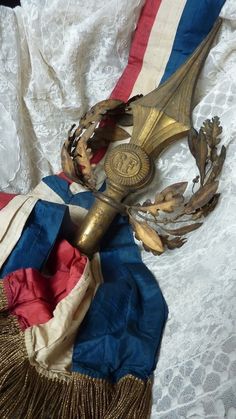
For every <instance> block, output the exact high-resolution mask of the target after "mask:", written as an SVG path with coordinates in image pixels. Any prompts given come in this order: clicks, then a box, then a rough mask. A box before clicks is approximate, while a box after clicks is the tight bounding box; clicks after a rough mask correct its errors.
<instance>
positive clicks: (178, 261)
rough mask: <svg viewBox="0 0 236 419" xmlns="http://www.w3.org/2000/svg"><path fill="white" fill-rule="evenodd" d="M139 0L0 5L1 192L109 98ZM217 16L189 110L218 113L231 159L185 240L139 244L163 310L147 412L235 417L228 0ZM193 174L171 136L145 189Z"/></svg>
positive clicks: (29, 184)
mask: <svg viewBox="0 0 236 419" xmlns="http://www.w3.org/2000/svg"><path fill="white" fill-rule="evenodd" d="M175 1H178V0H175ZM141 3H142V2H141V1H139V0H129V1H128V2H127V1H125V0H119V1H117V0H109V1H108V0H102V1H101V0H96V1H94V0H89V2H84V1H81V0H65V1H62V0H50V1H49V0H40V2H39V1H38V0H22V7H21V8H16V9H15V10H11V9H8V8H6V7H2V6H1V7H0V40H1V48H0V58H1V60H0V189H1V190H2V191H6V192H18V193H28V192H29V190H31V189H32V188H33V187H34V186H35V185H36V184H37V183H38V182H39V181H40V179H41V178H42V176H45V175H47V174H50V173H56V172H57V171H59V170H60V148H61V145H62V143H63V141H64V140H65V138H66V135H67V130H68V129H69V127H70V125H71V124H72V123H73V122H76V121H78V119H79V117H80V116H81V114H82V113H83V112H84V111H85V110H86V109H87V108H88V106H90V105H92V104H94V103H95V102H97V101H99V100H102V99H104V98H106V97H108V96H109V94H110V92H111V91H112V89H113V87H114V85H115V83H116V81H117V79H118V78H119V76H120V75H121V73H122V70H123V68H124V67H125V64H126V62H127V57H128V52H129V46H130V41H131V37H132V33H133V30H134V28H135V24H136V22H137V19H138V15H139V12H140V10H141V6H142V4H141ZM221 16H222V17H223V24H222V28H221V30H220V34H219V35H218V37H217V39H216V41H215V45H214V46H213V48H212V50H211V52H210V54H209V56H208V58H207V60H206V63H205V66H204V69H203V71H202V73H201V77H200V79H199V82H198V84H197V89H196V94H195V98H194V102H195V109H194V113H193V122H194V125H195V127H196V128H199V127H200V126H201V124H202V122H203V121H204V119H206V118H209V117H212V116H214V115H218V116H219V117H220V119H221V123H222V125H223V135H222V143H224V144H225V145H226V147H227V158H226V162H225V166H224V169H223V173H222V175H221V181H220V192H221V194H222V195H221V199H220V202H219V205H218V207H217V208H216V209H215V211H214V213H212V214H211V215H209V216H208V217H207V219H206V220H205V222H204V225H203V226H202V227H201V228H200V229H199V230H197V231H195V232H193V233H192V234H191V235H190V236H189V239H188V242H187V243H186V244H185V245H184V246H183V247H182V248H181V249H178V250H175V251H167V252H166V253H165V254H163V255H162V256H160V257H154V256H153V255H151V254H149V253H146V252H144V251H143V252H142V256H143V260H144V262H145V263H146V264H147V266H148V267H149V268H150V270H151V271H152V272H153V273H154V275H155V277H156V278H157V280H158V282H159V284H160V287H161V289H162V291H163V294H164V296H165V298H166V301H167V303H168V306H169V311H170V314H169V319H168V322H167V325H166V328H165V333H164V336H163V342H162V346H161V353H160V357H159V362H158V366H157V369H156V372H155V381H154V387H153V407H152V413H151V418H152V419H159V418H161V419H186V418H191V419H203V418H204V419H205V418H206V419H223V418H227V419H235V418H236V396H235V394H236V329H235V306H236V298H235V276H236V250H235V248H236V223H235V220H236V218H235V217H236V216H235V214H236V198H235V192H236V157H235V156H236V143H235V141H236V140H235V138H236V50H235V43H236V32H235V28H236V3H235V0H226V3H225V6H224V7H223V10H222V12H221ZM140 93H141V92H140ZM196 174H197V172H196V167H195V163H194V161H193V158H192V156H191V155H190V153H189V150H188V147H187V143H186V140H183V141H181V142H178V144H175V145H173V146H172V147H171V148H170V149H169V150H167V151H166V152H165V153H164V154H163V155H162V156H161V157H160V159H159V160H158V163H157V176H156V179H155V182H154V185H153V186H152V187H151V188H149V190H148V191H146V193H145V196H144V195H142V199H144V198H146V197H148V198H150V197H151V196H152V193H153V191H155V190H156V189H157V188H159V189H161V188H162V187H164V186H166V185H168V184H171V183H173V182H177V181H183V180H188V181H189V183H190V184H191V180H192V179H193V178H194V177H195V176H196ZM190 189H191V188H190ZM137 199H138V198H137ZM139 199H140V196H139Z"/></svg>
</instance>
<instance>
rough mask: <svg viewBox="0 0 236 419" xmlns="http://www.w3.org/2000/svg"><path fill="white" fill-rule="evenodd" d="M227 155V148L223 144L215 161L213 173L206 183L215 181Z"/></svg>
mask: <svg viewBox="0 0 236 419" xmlns="http://www.w3.org/2000/svg"><path fill="white" fill-rule="evenodd" d="M225 157H226V148H225V146H224V145H223V146H222V147H221V151H220V154H219V156H217V157H216V159H215V161H214V163H213V166H212V170H211V173H210V175H209V177H208V179H207V182H206V183H211V182H213V181H214V180H215V179H216V178H217V177H218V176H219V175H220V173H221V170H222V167H223V164H224V161H225Z"/></svg>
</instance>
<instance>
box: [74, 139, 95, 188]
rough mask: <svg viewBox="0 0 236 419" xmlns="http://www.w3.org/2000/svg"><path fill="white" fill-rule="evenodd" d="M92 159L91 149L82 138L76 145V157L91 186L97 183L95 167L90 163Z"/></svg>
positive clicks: (85, 178)
mask: <svg viewBox="0 0 236 419" xmlns="http://www.w3.org/2000/svg"><path fill="white" fill-rule="evenodd" d="M90 160H91V151H90V150H89V149H88V148H87V144H86V141H85V140H84V139H82V138H81V139H80V140H79V141H78V143H77V146H76V157H75V161H76V163H77V165H78V166H79V167H80V168H81V172H82V174H83V177H84V180H85V181H86V182H87V183H88V184H90V185H91V186H95V185H96V179H95V176H94V173H93V169H92V166H91V163H90Z"/></svg>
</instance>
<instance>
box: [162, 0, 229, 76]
mask: <svg viewBox="0 0 236 419" xmlns="http://www.w3.org/2000/svg"><path fill="white" fill-rule="evenodd" d="M173 1H175V0H173ZM224 3H225V0H187V2H186V5H185V8H184V10H183V13H182V16H181V19H180V22H179V25H178V29H177V32H176V35H175V40H174V44H173V47H172V51H171V54H170V57H169V60H168V63H167V66H166V69H165V72H164V74H163V77H162V79H161V83H163V82H164V81H166V80H167V79H168V78H169V77H170V76H171V75H172V74H173V73H174V72H175V71H176V70H177V69H178V68H179V67H180V66H181V65H182V64H183V63H184V62H185V61H186V60H187V58H188V57H189V55H191V54H192V52H194V50H195V49H196V48H197V47H198V45H199V44H200V43H201V42H202V41H203V39H204V38H205V37H206V36H207V35H208V33H209V32H210V30H211V29H212V27H213V25H214V23H215V21H216V19H217V17H218V16H219V13H220V11H221V9H222V6H223V5H224Z"/></svg>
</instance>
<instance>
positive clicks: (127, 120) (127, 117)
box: [115, 113, 133, 127]
mask: <svg viewBox="0 0 236 419" xmlns="http://www.w3.org/2000/svg"><path fill="white" fill-rule="evenodd" d="M115 121H116V123H117V124H119V125H122V127H131V126H132V125H133V115H132V114H131V113H124V114H121V115H117V116H116V117H115Z"/></svg>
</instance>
